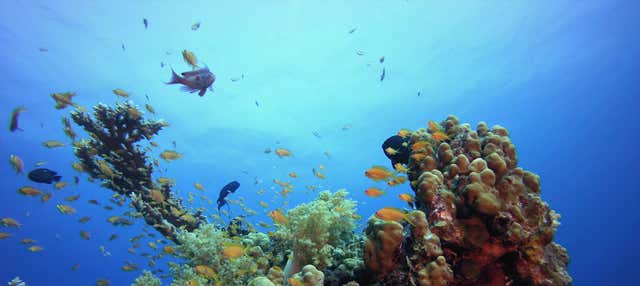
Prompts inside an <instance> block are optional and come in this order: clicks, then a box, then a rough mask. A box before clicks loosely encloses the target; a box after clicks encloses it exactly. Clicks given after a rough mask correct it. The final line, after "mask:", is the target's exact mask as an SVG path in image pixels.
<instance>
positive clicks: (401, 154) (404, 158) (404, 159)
mask: <svg viewBox="0 0 640 286" xmlns="http://www.w3.org/2000/svg"><path fill="white" fill-rule="evenodd" d="M403 143H407V144H404V145H403ZM389 147H391V148H393V149H395V150H396V151H398V152H397V153H396V154H394V155H389V153H388V152H385V150H386V149H387V148H389ZM382 151H383V152H384V154H385V155H387V158H389V159H390V160H391V166H393V165H395V164H397V163H402V164H407V163H409V154H410V153H411V152H409V136H407V138H402V137H401V136H399V135H393V136H391V137H389V138H387V140H385V141H384V143H382Z"/></svg>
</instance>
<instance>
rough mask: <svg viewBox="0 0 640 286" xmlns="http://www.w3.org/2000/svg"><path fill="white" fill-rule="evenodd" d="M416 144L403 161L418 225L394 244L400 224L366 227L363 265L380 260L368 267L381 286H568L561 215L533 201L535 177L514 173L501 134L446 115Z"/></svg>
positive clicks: (417, 136) (414, 138)
mask: <svg viewBox="0 0 640 286" xmlns="http://www.w3.org/2000/svg"><path fill="white" fill-rule="evenodd" d="M432 126H433V127H432ZM436 133H440V134H437V136H435V135H436ZM443 134H446V135H443ZM416 142H428V143H429V144H424V143H421V144H420V145H419V146H425V145H426V146H427V147H426V148H410V149H411V150H412V152H411V156H410V159H409V162H408V167H409V172H408V177H409V179H410V181H411V186H412V188H413V190H414V191H415V193H416V206H417V207H418V209H419V210H422V211H424V213H426V217H425V214H422V213H416V212H413V213H412V214H411V217H412V221H413V224H414V225H415V227H412V235H410V234H408V233H405V234H404V235H403V238H402V239H400V242H401V243H398V242H392V241H390V240H391V239H390V237H392V238H398V237H399V236H400V233H401V231H402V230H401V229H402V226H399V225H395V224H394V223H390V222H379V221H376V220H377V219H376V218H370V220H369V223H368V226H367V240H368V242H367V248H366V250H365V260H367V257H368V256H369V261H371V259H370V258H371V257H378V258H379V257H383V258H385V259H382V260H379V261H380V262H367V263H366V265H367V268H368V271H370V272H373V273H376V274H377V275H378V279H379V281H380V283H381V284H382V285H508V284H511V285H569V284H570V283H571V277H570V276H569V275H568V273H567V271H566V267H567V264H568V262H569V257H568V254H567V251H566V250H565V249H564V248H563V247H562V246H560V245H558V244H556V243H554V242H553V241H552V240H553V235H554V233H555V231H556V229H557V227H558V226H559V222H558V219H559V217H560V216H559V215H558V214H557V213H555V212H554V211H553V210H551V209H550V208H549V207H548V205H547V204H546V203H545V202H543V201H542V199H541V198H540V179H539V177H538V176H537V175H535V174H533V173H531V172H529V171H525V170H523V169H522V168H519V167H517V162H518V157H517V155H516V151H515V146H514V145H513V143H512V142H511V141H510V139H509V134H508V131H507V130H506V129H505V128H504V127H501V126H497V125H496V126H494V127H493V128H491V129H489V128H488V126H487V125H486V123H484V122H481V123H479V124H478V126H477V128H476V130H472V129H471V127H470V125H468V124H463V125H461V124H460V123H459V122H458V119H457V118H456V117H454V116H449V117H448V118H447V119H446V120H445V121H444V122H442V123H441V124H440V125H439V126H438V125H437V124H430V129H429V130H428V131H427V130H425V129H421V130H418V131H416V132H413V134H412V135H411V139H410V144H412V146H413V144H415V143H416ZM427 219H428V223H427ZM396 224H397V223H396ZM381 225H382V226H381ZM384 225H393V227H391V226H388V227H386V228H385V227H383V226H384ZM372 245H374V246H375V247H374V246H372ZM400 245H402V247H401V246H400ZM385 247H387V248H385ZM391 250H393V251H391ZM403 257H404V258H405V259H406V264H407V265H406V266H405V265H403ZM391 259H393V260H394V262H397V263H399V264H395V265H393V264H391V263H387V261H388V260H391ZM407 270H409V271H407ZM416 281H417V282H418V283H416Z"/></svg>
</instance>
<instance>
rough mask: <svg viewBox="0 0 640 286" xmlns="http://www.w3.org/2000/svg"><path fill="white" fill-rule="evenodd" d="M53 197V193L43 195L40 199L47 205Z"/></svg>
mask: <svg viewBox="0 0 640 286" xmlns="http://www.w3.org/2000/svg"><path fill="white" fill-rule="evenodd" d="M51 197H53V194H52V193H46V194H42V197H40V201H41V202H43V203H46V202H47V201H48V200H50V199H51Z"/></svg>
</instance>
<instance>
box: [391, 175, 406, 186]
mask: <svg viewBox="0 0 640 286" xmlns="http://www.w3.org/2000/svg"><path fill="white" fill-rule="evenodd" d="M406 182H407V177H405V176H396V177H394V178H393V179H391V180H390V181H388V182H387V185H389V186H390V187H393V186H397V185H402V184H404V183H406Z"/></svg>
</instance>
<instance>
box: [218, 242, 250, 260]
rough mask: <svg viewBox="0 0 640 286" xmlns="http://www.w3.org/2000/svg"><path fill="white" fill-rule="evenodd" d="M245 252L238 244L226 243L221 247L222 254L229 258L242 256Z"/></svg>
mask: <svg viewBox="0 0 640 286" xmlns="http://www.w3.org/2000/svg"><path fill="white" fill-rule="evenodd" d="M244 253H245V249H244V247H243V246H242V245H240V244H228V245H227V246H225V247H224V249H222V255H223V256H224V257H226V258H229V259H235V258H238V257H242V256H243V255H244Z"/></svg>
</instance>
